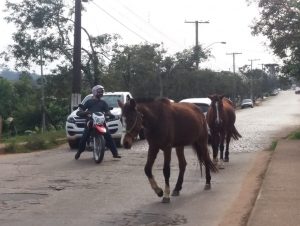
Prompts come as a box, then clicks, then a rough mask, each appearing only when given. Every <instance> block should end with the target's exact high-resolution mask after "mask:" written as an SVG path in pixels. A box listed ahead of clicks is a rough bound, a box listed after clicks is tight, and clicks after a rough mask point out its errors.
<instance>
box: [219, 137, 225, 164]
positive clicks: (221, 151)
mask: <svg viewBox="0 0 300 226" xmlns="http://www.w3.org/2000/svg"><path fill="white" fill-rule="evenodd" d="M224 140H225V133H224V132H221V134H220V159H222V160H223V158H224V155H223V153H224Z"/></svg>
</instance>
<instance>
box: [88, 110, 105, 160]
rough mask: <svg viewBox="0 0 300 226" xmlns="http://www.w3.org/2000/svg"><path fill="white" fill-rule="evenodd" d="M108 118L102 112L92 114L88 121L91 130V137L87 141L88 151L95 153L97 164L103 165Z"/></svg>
mask: <svg viewBox="0 0 300 226" xmlns="http://www.w3.org/2000/svg"><path fill="white" fill-rule="evenodd" d="M105 121H106V116H105V115H104V114H103V113H102V112H95V113H92V114H91V116H90V119H89V120H88V122H87V123H88V127H89V128H90V129H91V133H90V137H89V139H88V140H87V147H88V150H90V151H92V152H93V158H94V160H95V163H101V162H102V160H103V157H104V152H105V139H104V134H105V133H107V128H106V125H105V123H106V122H105Z"/></svg>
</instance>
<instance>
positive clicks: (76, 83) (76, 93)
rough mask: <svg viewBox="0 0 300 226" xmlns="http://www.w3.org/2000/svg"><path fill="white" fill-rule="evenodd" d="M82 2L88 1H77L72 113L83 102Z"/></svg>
mask: <svg viewBox="0 0 300 226" xmlns="http://www.w3.org/2000/svg"><path fill="white" fill-rule="evenodd" d="M81 2H87V0H75V22H74V47H73V82H72V96H71V111H72V108H73V107H74V106H78V104H80V102H81Z"/></svg>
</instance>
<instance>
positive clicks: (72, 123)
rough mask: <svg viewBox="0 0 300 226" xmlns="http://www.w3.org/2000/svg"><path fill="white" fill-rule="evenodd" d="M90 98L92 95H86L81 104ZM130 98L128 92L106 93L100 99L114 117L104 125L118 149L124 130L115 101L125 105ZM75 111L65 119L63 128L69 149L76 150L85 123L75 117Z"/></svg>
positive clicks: (119, 110) (82, 119)
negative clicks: (104, 102) (105, 103)
mask: <svg viewBox="0 0 300 226" xmlns="http://www.w3.org/2000/svg"><path fill="white" fill-rule="evenodd" d="M92 96H93V95H92V94H89V95H87V96H86V97H85V98H84V99H83V100H82V102H81V104H84V103H85V102H86V101H87V100H89V99H91V98H92ZM130 98H132V95H131V94H130V93H129V92H107V93H104V95H103V97H102V99H103V100H104V101H106V102H107V104H108V106H109V108H110V109H111V113H112V114H113V115H114V116H115V118H114V119H108V120H107V121H106V125H107V127H108V129H109V132H110V133H111V136H112V138H113V139H114V141H115V143H116V145H117V146H118V147H120V146H121V138H122V135H123V130H124V129H123V125H122V123H121V109H120V108H119V106H118V103H117V100H120V101H122V102H123V103H126V102H127V101H128V100H129V99H130ZM77 111H78V109H74V111H73V112H72V113H71V114H70V115H69V116H68V117H67V121H66V126H65V129H66V135H67V140H68V143H69V146H70V148H71V149H76V148H78V144H79V141H80V138H81V136H82V134H83V130H84V127H85V123H86V119H84V118H81V117H79V116H77V115H76V113H77Z"/></svg>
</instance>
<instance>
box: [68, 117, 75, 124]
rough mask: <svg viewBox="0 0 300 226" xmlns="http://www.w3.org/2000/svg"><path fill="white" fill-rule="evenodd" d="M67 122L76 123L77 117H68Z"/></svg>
mask: <svg viewBox="0 0 300 226" xmlns="http://www.w3.org/2000/svg"><path fill="white" fill-rule="evenodd" d="M67 122H69V123H75V119H74V118H73V117H69V118H67Z"/></svg>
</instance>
